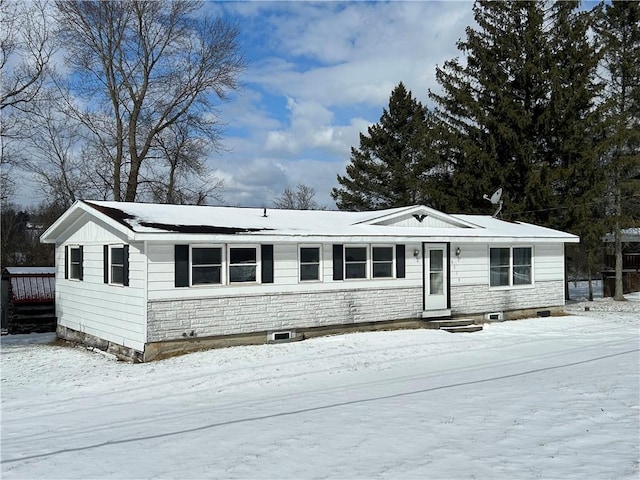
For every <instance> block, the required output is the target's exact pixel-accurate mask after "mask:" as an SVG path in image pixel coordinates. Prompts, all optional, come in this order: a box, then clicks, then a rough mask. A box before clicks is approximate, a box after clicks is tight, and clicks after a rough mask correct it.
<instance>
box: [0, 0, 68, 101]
mask: <svg viewBox="0 0 640 480" xmlns="http://www.w3.org/2000/svg"><path fill="white" fill-rule="evenodd" d="M47 9H48V4H47V2H46V1H42V0H33V1H29V2H21V1H16V0H0V71H1V72H2V75H1V76H0V78H1V81H0V82H1V83H0V85H2V92H1V93H0V110H4V109H5V108H7V107H14V108H28V105H29V103H30V102H31V101H32V100H33V99H34V98H35V97H36V96H37V94H38V92H39V91H40V89H41V88H42V85H43V83H44V80H45V76H46V73H47V72H48V70H49V67H50V65H49V62H50V59H51V56H52V55H53V54H54V52H55V51H56V46H55V44H54V42H52V38H51V28H50V16H49V14H48V12H47Z"/></svg>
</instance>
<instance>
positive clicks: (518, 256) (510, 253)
mask: <svg viewBox="0 0 640 480" xmlns="http://www.w3.org/2000/svg"><path fill="white" fill-rule="evenodd" d="M531 258H532V249H531V247H514V248H508V247H503V248H491V249H490V250H489V261H490V274H489V276H490V278H489V285H490V286H491V287H508V286H512V285H531V284H532V283H533V276H532V269H531V265H532V263H531Z"/></svg>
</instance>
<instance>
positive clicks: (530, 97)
mask: <svg viewBox="0 0 640 480" xmlns="http://www.w3.org/2000/svg"><path fill="white" fill-rule="evenodd" d="M473 8H474V17H475V20H476V22H477V24H478V26H479V28H478V29H477V30H476V29H473V28H471V27H468V28H467V36H466V39H465V40H464V41H460V42H458V49H459V50H460V51H461V52H462V53H463V54H464V56H465V59H464V61H463V60H460V59H459V58H455V59H453V60H449V61H447V62H446V63H445V64H444V66H443V67H442V68H438V69H437V71H436V79H437V81H438V83H439V84H440V85H441V87H442V90H443V93H441V94H438V93H434V92H430V97H431V99H432V100H433V101H434V102H435V104H436V115H437V117H438V119H439V121H440V125H441V131H442V133H443V137H442V142H443V143H444V144H445V145H446V148H447V150H448V156H449V159H450V161H451V168H452V177H451V181H452V189H453V194H454V195H455V196H454V197H453V199H452V208H453V209H455V210H459V211H465V212H477V213H487V212H488V211H490V210H491V209H492V208H493V207H492V206H490V205H489V204H488V203H487V202H486V200H483V194H487V193H489V194H490V193H491V192H493V191H494V190H495V189H496V188H497V187H503V189H504V192H505V200H506V201H505V208H504V214H505V215H507V216H511V215H512V214H516V213H517V214H519V215H518V216H519V218H523V217H524V218H527V216H526V215H524V214H522V213H521V212H535V211H538V210H541V209H542V208H545V207H546V205H545V204H544V199H545V198H546V196H548V193H549V192H548V191H547V192H545V191H543V187H544V186H545V185H546V184H547V178H546V173H547V172H546V171H545V170H544V169H542V168H540V166H539V163H540V162H542V161H543V157H542V155H541V152H540V148H541V145H542V144H543V141H542V131H543V124H542V122H543V119H542V116H543V114H544V111H545V108H546V104H547V101H548V91H549V77H548V64H547V62H546V49H545V48H546V45H545V35H544V30H543V26H544V19H545V12H544V9H543V4H542V3H541V2H536V1H527V2H486V1H479V2H476V3H475V5H474V7H473ZM528 218H529V219H530V220H536V218H535V215H534V214H533V213H532V214H530V215H528Z"/></svg>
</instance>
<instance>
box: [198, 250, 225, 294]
mask: <svg viewBox="0 0 640 480" xmlns="http://www.w3.org/2000/svg"><path fill="white" fill-rule="evenodd" d="M194 248H219V249H220V250H221V257H222V259H221V261H222V263H221V265H220V283H198V284H196V285H194V284H193V254H192V252H193V249H194ZM226 254H227V249H226V248H225V246H224V245H223V244H209V243H206V244H194V245H191V244H190V245H189V287H192V288H207V287H209V288H210V287H222V286H225V285H227V261H226V260H227V258H226Z"/></svg>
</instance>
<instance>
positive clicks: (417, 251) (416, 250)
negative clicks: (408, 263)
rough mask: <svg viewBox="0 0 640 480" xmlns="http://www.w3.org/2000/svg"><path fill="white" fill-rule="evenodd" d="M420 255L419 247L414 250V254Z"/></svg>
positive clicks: (415, 255)
mask: <svg viewBox="0 0 640 480" xmlns="http://www.w3.org/2000/svg"><path fill="white" fill-rule="evenodd" d="M418 255H420V250H418V249H417V248H416V249H415V250H414V251H413V256H414V257H417V256H418Z"/></svg>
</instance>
